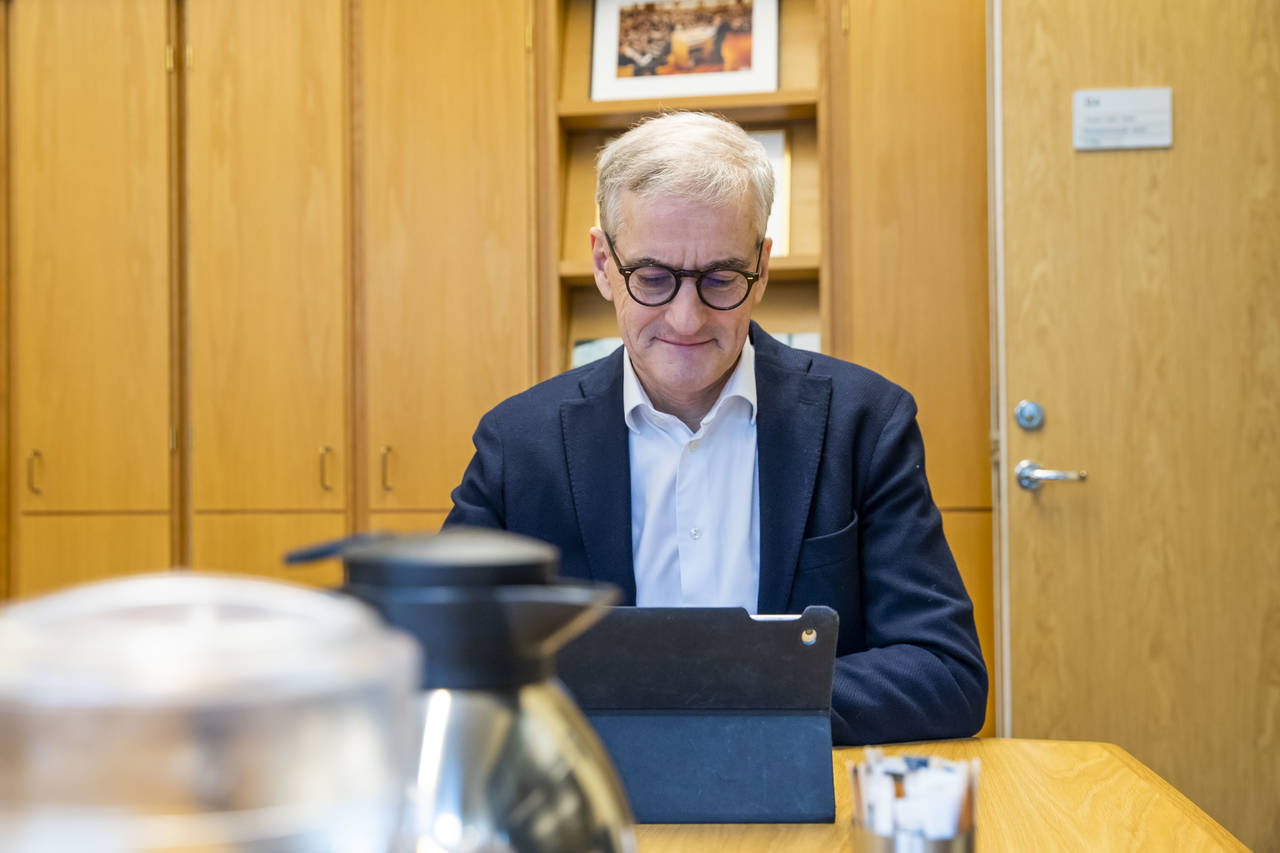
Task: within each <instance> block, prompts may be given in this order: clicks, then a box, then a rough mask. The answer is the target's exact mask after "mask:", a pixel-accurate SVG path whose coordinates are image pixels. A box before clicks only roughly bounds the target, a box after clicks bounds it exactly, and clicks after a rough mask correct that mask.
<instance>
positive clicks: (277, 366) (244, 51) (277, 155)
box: [184, 0, 351, 549]
mask: <svg viewBox="0 0 1280 853" xmlns="http://www.w3.org/2000/svg"><path fill="white" fill-rule="evenodd" d="M184 5H185V14H186V30H185V32H186V39H187V46H188V48H189V51H190V63H189V65H188V67H187V68H186V69H185V73H186V80H187V110H186V117H187V124H186V141H187V193H188V195H187V222H188V226H187V227H188V232H189V238H188V239H189V253H188V287H189V300H190V302H189V308H190V314H189V331H190V338H189V340H190V344H189V346H190V353H191V365H190V386H189V393H190V400H191V415H192V429H193V445H192V476H193V483H192V495H193V504H194V506H195V508H196V509H197V510H202V509H302V508H306V509H340V508H343V507H344V506H345V504H346V498H347V488H346V475H345V471H346V466H349V465H350V463H351V460H350V454H349V453H348V451H347V441H346V434H347V433H346V410H345V381H344V376H345V371H346V369H347V360H346V352H347V341H346V334H345V331H346V316H347V310H348V309H347V306H346V298H347V297H346V287H347V285H346V278H347V275H346V252H347V238H348V228H347V215H348V214H347V211H346V192H347V186H346V171H345V170H346V166H345V163H344V157H345V154H344V152H345V146H346V142H345V140H346V138H347V124H346V120H345V117H344V100H343V98H344V96H343V74H344V68H345V65H344V56H345V52H344V51H345V46H344V40H343V4H342V3H341V2H340V0H325V2H319V3H316V2H310V0H287V1H286V2H277V3H267V4H264V3H258V2H255V0H192V2H188V3H186V4H184ZM324 447H329V448H331V452H330V453H329V454H327V457H328V458H327V459H326V460H325V462H324V464H325V466H326V472H325V473H324V475H323V479H324V480H325V481H326V482H327V484H328V485H329V488H325V483H323V482H322V475H321V473H320V466H321V464H322V463H321V459H320V456H321V449H322V448H324ZM196 547H197V549H198V548H199V544H198V543H197V546H196Z"/></svg>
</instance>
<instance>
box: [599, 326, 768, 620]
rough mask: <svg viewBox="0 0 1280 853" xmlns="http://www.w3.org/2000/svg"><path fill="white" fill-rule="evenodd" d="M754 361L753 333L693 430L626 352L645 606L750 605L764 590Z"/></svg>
mask: <svg viewBox="0 0 1280 853" xmlns="http://www.w3.org/2000/svg"><path fill="white" fill-rule="evenodd" d="M755 365H756V359H755V349H754V348H753V347H752V346H751V341H750V340H747V341H746V342H745V343H744V344H743V346H742V355H741V356H740V357H739V358H738V365H737V367H735V368H734V371H733V374H732V375H731V376H730V377H729V381H728V382H727V383H725V386H724V388H723V389H722V390H721V392H720V396H719V398H717V399H716V402H715V405H713V406H712V407H711V411H709V412H707V414H706V417H704V418H703V419H702V422H701V424H699V426H698V431H697V432H692V431H690V429H689V427H687V426H686V425H685V424H684V422H683V421H681V420H680V419H679V418H678V417H676V416H675V415H668V414H664V413H662V412H659V411H658V410H656V409H655V408H654V407H653V404H652V403H651V402H650V400H649V395H648V394H646V393H645V390H644V388H643V386H641V384H640V382H639V380H638V379H637V378H636V374H635V369H634V368H632V366H631V358H630V356H628V357H626V358H624V359H623V360H622V373H623V380H622V381H623V385H622V405H623V412H624V415H625V417H626V421H627V431H628V438H629V445H630V452H631V555H632V558H633V564H634V566H635V576H636V604H637V605H638V606H640V607H677V606H689V607H745V608H746V609H747V612H748V613H755V612H756V606H757V598H758V595H759V591H760V472H759V461H758V459H757V455H756V369H755Z"/></svg>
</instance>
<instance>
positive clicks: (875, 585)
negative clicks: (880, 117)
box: [445, 113, 987, 743]
mask: <svg viewBox="0 0 1280 853" xmlns="http://www.w3.org/2000/svg"><path fill="white" fill-rule="evenodd" d="M598 167H599V168H598V184H597V191H596V201H597V204H598V205H599V210H600V227H599V228H592V229H591V232H590V238H591V253H592V258H593V262H594V266H595V281H596V286H597V288H598V289H599V290H600V293H601V295H602V296H604V298H605V299H607V300H609V301H610V302H612V303H613V306H614V310H615V313H616V315H617V321H618V331H619V332H620V334H621V336H622V340H623V343H624V347H622V348H619V349H618V350H617V351H615V352H614V353H613V354H612V355H609V356H606V357H605V358H603V359H600V360H599V361H596V362H593V363H592V364H589V365H586V366H584V367H580V368H578V369H576V370H572V371H570V372H568V373H565V374H562V375H560V376H557V377H555V378H553V379H550V380H548V381H546V382H543V383H541V384H539V385H536V386H534V387H533V388H531V389H529V390H528V391H526V392H524V393H522V394H519V395H517V396H515V397H512V398H511V399H509V400H506V401H505V402H503V403H501V404H500V405H499V406H497V407H496V408H495V409H493V411H491V412H489V413H488V414H487V415H485V417H484V418H483V419H482V420H481V422H480V425H479V427H478V428H477V430H476V433H475V446H476V453H475V457H474V458H473V459H472V460H471V463H470V465H469V466H468V468H467V471H466V474H465V475H464V477H463V480H462V483H461V485H459V486H458V488H457V489H455V490H454V492H453V504H454V505H453V511H452V512H451V513H450V514H449V517H448V519H447V520H446V522H445V523H446V524H477V525H487V526H494V527H504V528H507V529H510V530H513V531H516V532H520V533H525V534H528V535H531V536H535V537H538V538H540V539H544V540H546V541H548V542H551V543H552V544H554V545H556V546H558V547H559V548H560V551H561V561H562V562H561V573H562V574H563V575H566V576H572V577H579V578H592V579H595V580H605V581H612V582H613V583H616V584H618V585H619V586H621V587H622V589H623V595H624V600H625V602H626V603H630V604H638V605H641V606H644V605H652V606H672V605H698V606H741V607H745V608H747V610H748V611H750V612H753V613H785V612H791V613H798V612H800V611H802V610H803V609H804V608H805V607H806V606H807V605H813V604H825V605H828V606H830V607H833V608H835V610H836V611H838V612H839V614H840V636H839V639H838V642H837V655H838V659H837V662H836V671H835V677H834V683H833V690H832V735H833V738H834V739H835V741H836V742H837V743H883V742H889V741H902V740H915V739H925V738H942V737H958V736H966V735H970V734H973V733H974V732H975V731H977V730H978V729H979V728H980V727H981V725H982V720H983V716H984V712H985V709H986V695H987V675H986V668H985V666H984V665H983V662H982V654H981V651H980V650H979V648H978V640H977V635H976V632H975V630H974V623H973V611H972V605H971V603H970V601H969V597H968V595H967V594H966V593H965V590H964V586H963V583H962V582H961V580H960V576H959V573H958V571H957V570H956V565H955V561H954V560H953V558H952V556H951V552H950V550H949V549H948V547H947V543H946V540H945V539H944V538H943V533H942V519H941V516H940V514H939V512H938V509H937V507H936V506H935V505H934V503H933V498H932V496H931V495H930V492H929V485H928V482H927V481H926V479H925V472H924V446H923V443H922V441H921V437H920V430H919V428H918V427H917V425H916V421H915V412H916V408H915V403H914V402H913V400H912V398H911V396H910V395H909V394H907V393H906V392H905V391H904V390H902V389H901V388H899V387H897V386H896V385H893V384H892V383H890V382H888V381H887V380H885V379H883V378H882V377H880V376H877V375H876V374H874V373H872V372H870V371H868V370H865V369H863V368H861V367H858V366H856V365H852V364H849V363H846V362H842V361H838V360H836V359H833V358H828V357H826V356H822V355H818V354H815V353H807V352H801V351H798V350H793V349H791V348H789V347H786V346H783V345H782V344H781V343H778V342H777V341H775V340H773V339H772V338H771V337H769V335H768V334H767V333H765V332H764V331H763V330H762V329H761V328H760V327H759V326H758V325H756V324H754V323H752V322H751V319H750V318H751V311H752V309H753V308H754V307H755V306H756V305H757V304H759V302H760V300H761V298H762V297H763V296H764V292H765V288H766V286H767V285H768V281H769V250H770V248H771V241H770V240H769V239H767V238H766V237H765V236H764V229H765V223H766V221H767V219H768V215H769V208H770V206H771V204H772V201H773V173H772V170H771V167H770V165H769V161H768V159H767V158H766V155H765V153H764V150H763V148H762V147H761V146H760V145H759V144H758V143H756V142H755V141H754V140H752V139H751V138H750V137H749V136H747V135H746V133H744V132H743V131H742V129H741V128H739V127H738V126H737V125H735V124H732V123H730V122H727V121H724V120H723V119H719V118H716V117H713V116H709V115H704V114H699V113H674V114H669V115H664V116H662V117H660V118H655V119H651V120H649V121H646V122H643V123H641V124H640V125H637V126H636V127H635V128H633V129H632V130H630V131H628V132H627V133H626V134H624V135H622V136H621V137H619V138H618V139H617V140H615V141H614V142H612V143H610V144H609V145H608V146H606V147H605V149H604V150H603V151H602V152H601V154H600V158H599V163H598Z"/></svg>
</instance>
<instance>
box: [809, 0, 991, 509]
mask: <svg viewBox="0 0 1280 853" xmlns="http://www.w3.org/2000/svg"><path fill="white" fill-rule="evenodd" d="M833 5H835V6H838V5H840V4H833ZM985 5H986V4H985V3H984V2H982V0H850V2H849V3H848V11H849V17H848V20H849V32H848V34H847V35H846V36H844V37H842V38H841V39H838V40H837V44H838V45H839V47H838V48H837V51H836V52H837V53H839V54H841V55H839V56H837V57H835V59H836V60H837V62H836V63H835V72H834V73H836V74H838V75H839V76H840V82H839V83H838V84H833V86H836V89H837V91H847V93H848V94H847V98H848V100H847V101H844V102H839V103H836V104H834V105H833V109H832V114H833V124H835V125H837V127H836V128H835V135H834V136H833V142H834V143H835V144H834V145H833V147H832V149H831V150H830V152H829V153H828V157H829V158H831V159H832V160H839V159H842V158H848V164H847V171H845V172H844V174H845V175H846V176H847V177H845V178H842V179H840V180H838V181H836V182H834V183H833V185H832V192H833V193H834V194H835V196H834V198H833V200H832V210H833V212H834V213H833V216H834V219H833V229H834V230H835V233H834V234H833V246H832V247H831V252H832V253H833V258H834V262H833V268H834V275H833V276H832V278H831V281H830V283H829V288H830V290H831V294H830V304H831V316H830V323H831V326H832V338H833V344H834V345H835V349H834V354H835V355H837V356H840V357H843V358H849V359H851V360H853V361H856V362H858V363H859V364H863V365H866V366H867V367H870V368H872V369H873V370H876V371H879V372H881V373H883V374H885V375H886V376H888V377H889V378H890V379H892V380H894V381H895V382H898V383H899V384H901V385H903V386H905V387H906V388H907V389H908V390H910V391H911V392H912V393H913V394H914V395H915V398H916V401H917V403H918V405H919V407H920V426H921V430H922V431H923V432H924V437H925V445H926V447H927V448H928V460H929V481H930V484H931V485H932V487H933V492H934V498H935V500H936V501H937V502H938V504H939V505H941V506H944V507H989V506H990V505H991V485H990V484H991V479H990V439H989V435H990V377H989V363H990V360H989V343H988V340H989V336H988V319H987V317H988V299H987V291H988V283H987V171H986V170H987V149H986V85H987V83H986V55H985V51H986V24H985ZM845 85H847V90H845V89H843V88H842V87H843V86H845ZM832 168H833V170H835V171H844V169H843V167H841V166H840V165H838V164H833V166H832Z"/></svg>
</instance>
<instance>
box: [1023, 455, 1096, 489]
mask: <svg viewBox="0 0 1280 853" xmlns="http://www.w3.org/2000/svg"><path fill="white" fill-rule="evenodd" d="M1013 476H1015V477H1017V479H1018V485H1019V486H1021V487H1022V488H1024V489H1026V490H1027V491H1029V492H1034V491H1035V490H1036V489H1038V488H1040V484H1041V483H1043V482H1044V481H1045V480H1065V481H1068V482H1073V483H1080V482H1084V481H1085V480H1087V479H1089V472H1088V471H1054V470H1053V469H1051V468H1041V467H1040V465H1039V463H1036V462H1032V461H1031V460H1030V459H1023V460H1022V461H1021V462H1019V463H1018V465H1017V467H1015V468H1014V469H1013Z"/></svg>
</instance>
